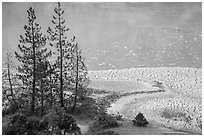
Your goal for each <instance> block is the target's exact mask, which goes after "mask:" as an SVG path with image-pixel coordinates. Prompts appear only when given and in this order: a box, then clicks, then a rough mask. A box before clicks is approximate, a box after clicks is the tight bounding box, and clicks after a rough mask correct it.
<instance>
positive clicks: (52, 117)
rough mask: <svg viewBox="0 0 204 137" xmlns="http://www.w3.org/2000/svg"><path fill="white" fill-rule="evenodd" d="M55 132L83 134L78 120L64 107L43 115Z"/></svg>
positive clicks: (52, 131) (50, 129)
mask: <svg viewBox="0 0 204 137" xmlns="http://www.w3.org/2000/svg"><path fill="white" fill-rule="evenodd" d="M43 120H44V121H47V123H48V124H49V131H50V132H51V133H53V134H64V135H65V134H81V132H80V128H79V127H78V125H77V124H76V120H75V119H74V118H73V117H72V116H71V115H70V114H68V113H67V112H66V111H65V110H64V109H53V110H51V111H50V112H49V113H48V114H47V115H45V116H44V117H43Z"/></svg>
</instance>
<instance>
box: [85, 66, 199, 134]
mask: <svg viewBox="0 0 204 137" xmlns="http://www.w3.org/2000/svg"><path fill="white" fill-rule="evenodd" d="M89 76H90V78H91V80H92V81H93V83H92V84H91V86H93V87H94V88H99V89H100V88H103V89H104V88H106V89H107V90H110V89H111V90H115V91H116V92H121V90H120V89H121V87H122V86H124V87H126V88H123V89H122V90H123V92H132V91H137V92H138V93H139V92H140V91H144V90H145V88H146V90H145V91H146V92H142V93H144V94H131V95H129V96H123V97H121V98H119V99H118V100H117V101H115V102H114V103H112V104H111V107H110V108H108V112H109V113H117V112H120V113H121V114H122V115H123V116H124V117H125V118H127V119H129V120H131V119H133V118H134V117H135V115H136V114H137V113H138V112H142V113H144V115H145V117H146V118H147V119H148V120H150V121H152V122H155V123H159V124H161V125H163V126H164V127H167V128H171V129H175V130H177V131H182V132H183V131H185V132H189V133H192V134H201V133H202V70H201V68H180V67H176V68H163V67H162V68H132V69H125V70H106V71H90V72H89ZM111 81H115V84H113V85H112V86H111V84H112V83H113V82H111ZM118 81H120V82H118ZM124 81H125V82H124ZM134 82H135V83H134ZM100 83H103V84H101V85H100ZM105 83H109V86H106V85H107V84H105ZM123 83H124V84H123ZM155 83H157V84H158V83H160V84H162V85H159V86H158V85H157V86H156V87H157V89H154V88H155ZM132 84H135V85H134V86H133V85H132ZM114 87H117V88H114ZM124 90H125V91H124ZM152 90H163V91H164V92H155V93H152V94H148V93H149V92H148V91H152ZM121 93H122V92H121ZM167 134H168V133H167Z"/></svg>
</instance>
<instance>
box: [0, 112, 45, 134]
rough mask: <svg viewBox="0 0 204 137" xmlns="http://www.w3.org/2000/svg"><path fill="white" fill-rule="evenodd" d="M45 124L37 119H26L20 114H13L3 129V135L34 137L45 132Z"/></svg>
mask: <svg viewBox="0 0 204 137" xmlns="http://www.w3.org/2000/svg"><path fill="white" fill-rule="evenodd" d="M46 129H47V123H46V122H44V121H41V120H40V119H39V118H38V117H35V116H31V117H27V116H26V115H25V114H22V113H19V112H17V113H15V114H14V115H13V116H12V117H11V121H10V123H9V125H8V127H6V128H4V131H3V134H6V135H25V134H28V135H35V134H38V133H39V132H41V131H46Z"/></svg>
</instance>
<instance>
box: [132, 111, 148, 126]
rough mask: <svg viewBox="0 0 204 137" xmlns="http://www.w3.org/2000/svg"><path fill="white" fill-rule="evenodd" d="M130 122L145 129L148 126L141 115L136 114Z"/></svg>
mask: <svg viewBox="0 0 204 137" xmlns="http://www.w3.org/2000/svg"><path fill="white" fill-rule="evenodd" d="M132 122H133V125H135V126H142V127H145V126H147V125H148V124H149V122H148V121H147V120H146V118H145V117H144V116H143V114H142V113H138V114H137V115H136V117H135V119H133V120H132Z"/></svg>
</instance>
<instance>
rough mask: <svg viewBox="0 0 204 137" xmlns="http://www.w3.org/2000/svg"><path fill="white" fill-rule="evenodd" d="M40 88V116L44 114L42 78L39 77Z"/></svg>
mask: <svg viewBox="0 0 204 137" xmlns="http://www.w3.org/2000/svg"><path fill="white" fill-rule="evenodd" d="M40 90H41V116H43V115H44V105H43V101H44V100H43V96H44V95H43V80H42V78H41V81H40Z"/></svg>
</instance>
